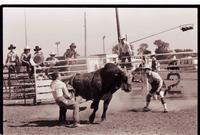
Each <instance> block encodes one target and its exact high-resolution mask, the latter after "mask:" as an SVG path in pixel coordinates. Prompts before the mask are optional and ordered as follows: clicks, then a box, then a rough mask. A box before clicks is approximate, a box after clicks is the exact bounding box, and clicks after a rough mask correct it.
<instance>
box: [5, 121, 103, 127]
mask: <svg viewBox="0 0 200 135" xmlns="http://www.w3.org/2000/svg"><path fill="white" fill-rule="evenodd" d="M22 123H24V122H22ZM71 124H73V121H72V120H69V121H66V122H65V123H59V121H58V120H36V121H30V122H28V123H25V124H21V125H20V124H18V125H8V127H54V126H67V125H71ZM80 124H82V125H86V124H90V123H89V121H88V120H80ZM92 124H100V123H98V122H96V123H92Z"/></svg>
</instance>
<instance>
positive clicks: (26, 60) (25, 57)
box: [20, 46, 34, 78]
mask: <svg viewBox="0 0 200 135" xmlns="http://www.w3.org/2000/svg"><path fill="white" fill-rule="evenodd" d="M30 49H31V48H30V47H29V46H26V47H25V48H24V52H23V53H22V54H21V57H20V60H21V62H22V66H26V69H27V72H28V73H29V78H33V74H34V67H33V66H32V65H31V63H30V59H31V53H30Z"/></svg>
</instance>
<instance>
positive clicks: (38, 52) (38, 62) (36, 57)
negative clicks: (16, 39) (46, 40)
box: [33, 46, 44, 66]
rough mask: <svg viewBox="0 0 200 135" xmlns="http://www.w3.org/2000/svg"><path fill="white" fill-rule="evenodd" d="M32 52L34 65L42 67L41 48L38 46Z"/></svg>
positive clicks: (42, 56)
mask: <svg viewBox="0 0 200 135" xmlns="http://www.w3.org/2000/svg"><path fill="white" fill-rule="evenodd" d="M33 50H34V51H35V53H34V56H33V58H34V62H35V63H36V65H39V66H44V64H43V61H44V55H43V53H42V52H41V50H42V48H40V47H39V46H35V48H34V49H33Z"/></svg>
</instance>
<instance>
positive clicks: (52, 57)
mask: <svg viewBox="0 0 200 135" xmlns="http://www.w3.org/2000/svg"><path fill="white" fill-rule="evenodd" d="M49 55H50V57H48V58H47V59H46V65H47V66H50V67H52V66H55V65H56V63H57V62H58V59H57V58H56V57H55V56H56V54H55V53H54V52H50V53H49Z"/></svg>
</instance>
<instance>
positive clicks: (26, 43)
mask: <svg viewBox="0 0 200 135" xmlns="http://www.w3.org/2000/svg"><path fill="white" fill-rule="evenodd" d="M24 24H25V25H24V26H25V46H27V25H26V9H24Z"/></svg>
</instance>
